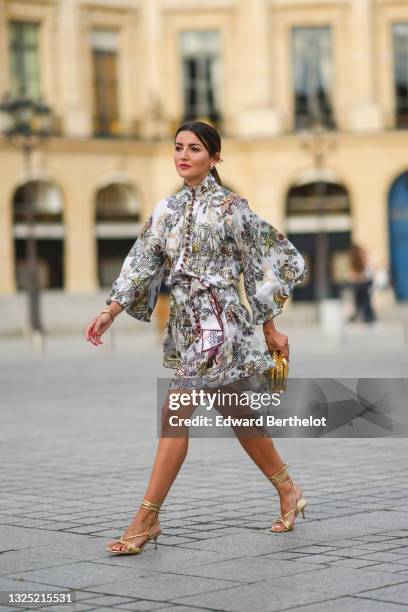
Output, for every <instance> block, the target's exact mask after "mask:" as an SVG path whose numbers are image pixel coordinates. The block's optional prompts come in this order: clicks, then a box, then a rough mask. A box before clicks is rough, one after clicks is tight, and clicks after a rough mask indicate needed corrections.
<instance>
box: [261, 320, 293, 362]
mask: <svg viewBox="0 0 408 612" xmlns="http://www.w3.org/2000/svg"><path fill="white" fill-rule="evenodd" d="M263 329H264V335H265V341H266V345H267V347H268V350H269V352H270V353H271V352H272V351H281V353H282V355H283V356H284V357H286V359H287V360H288V361H289V343H288V340H289V339H288V336H287V335H286V334H282V333H281V332H279V331H278V330H277V329H276V328H275V326H268V325H267V324H265V325H264V328H263Z"/></svg>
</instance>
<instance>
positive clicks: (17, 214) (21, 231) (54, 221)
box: [13, 180, 64, 289]
mask: <svg viewBox="0 0 408 612" xmlns="http://www.w3.org/2000/svg"><path fill="white" fill-rule="evenodd" d="M28 207H32V210H33V213H34V226H35V238H36V246H37V261H38V270H39V274H38V277H39V284H40V287H41V288H42V289H46V288H49V289H57V288H63V286H64V270H63V268H64V226H63V210H64V202H63V197H62V193H61V190H60V188H59V187H58V186H57V185H56V184H55V183H52V182H50V181H44V180H36V181H29V182H27V183H25V184H23V185H21V186H20V187H18V188H17V189H16V191H15V192H14V196H13V227H14V243H15V258H16V266H15V269H16V285H17V289H25V288H26V287H27V263H26V253H27V251H26V238H27V235H28V217H27V214H28Z"/></svg>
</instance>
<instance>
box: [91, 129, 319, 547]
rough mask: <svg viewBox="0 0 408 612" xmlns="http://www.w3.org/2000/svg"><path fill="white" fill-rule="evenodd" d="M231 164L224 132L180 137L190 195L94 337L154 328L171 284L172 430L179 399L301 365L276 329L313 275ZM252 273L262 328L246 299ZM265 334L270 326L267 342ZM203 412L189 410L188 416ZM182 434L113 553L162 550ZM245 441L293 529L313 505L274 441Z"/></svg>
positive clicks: (150, 233) (138, 254)
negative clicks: (131, 327) (175, 397)
mask: <svg viewBox="0 0 408 612" xmlns="http://www.w3.org/2000/svg"><path fill="white" fill-rule="evenodd" d="M220 153H221V139H220V136H219V134H218V132H217V130H215V129H214V128H213V127H212V126H210V125H208V124H206V123H203V122H200V121H194V122H190V123H185V124H183V125H182V126H181V127H180V128H179V129H178V130H177V133H176V135H175V141H174V153H173V156H174V163H175V167H176V170H177V172H178V174H179V176H181V177H182V178H183V186H182V188H181V189H180V191H178V192H177V193H174V194H171V195H169V196H168V197H166V198H164V199H162V200H160V201H159V202H158V203H157V204H156V206H155V208H154V210H153V213H152V214H151V216H150V217H149V219H148V221H147V222H146V224H145V226H144V228H143V229H142V231H141V233H140V235H139V237H138V239H137V240H136V242H135V243H134V245H133V247H132V248H131V250H130V252H129V254H128V255H127V257H126V259H125V260H124V263H123V266H122V270H121V272H120V274H119V276H118V278H117V279H116V280H115V282H114V283H113V286H112V291H111V293H110V295H109V297H108V299H107V301H106V304H107V306H108V308H106V309H105V310H103V311H102V312H101V314H99V315H98V316H97V317H96V318H95V319H94V320H93V321H91V323H90V324H89V325H88V327H87V329H86V334H85V335H86V339H87V340H88V341H90V342H91V343H92V344H94V345H95V346H98V345H99V344H101V343H102V342H101V339H100V338H101V335H102V334H103V333H105V332H106V330H107V329H108V328H109V327H110V326H111V325H112V323H113V321H114V320H115V317H116V316H118V314H119V313H120V312H122V310H126V312H127V313H128V314H129V315H131V316H133V317H135V318H136V319H140V320H142V321H150V316H151V314H152V312H153V309H154V307H155V304H156V301H157V296H158V292H159V289H160V286H161V282H162V279H163V275H164V274H165V273H166V274H167V283H168V285H169V286H170V289H171V292H170V317H169V321H168V324H167V326H166V333H165V338H164V361H163V364H164V366H165V367H169V368H174V369H175V370H176V372H175V374H174V376H173V378H172V380H171V383H170V387H169V393H168V395H167V398H166V401H165V402H164V405H163V408H162V415H163V416H162V418H163V422H165V421H166V419H167V416H168V414H169V394H170V393H174V392H175V391H177V390H179V391H180V390H183V391H185V390H191V389H200V388H203V387H208V386H209V387H211V386H217V387H220V386H224V385H225V386H227V385H229V384H232V383H234V382H237V381H240V382H243V383H245V381H246V380H249V378H251V379H253V378H254V377H255V379H257V378H259V380H261V379H262V377H263V378H264V380H265V379H266V373H267V371H268V370H269V369H270V368H271V367H273V366H274V361H273V359H272V357H271V351H273V350H280V351H281V352H282V353H283V355H284V356H285V357H286V358H287V359H289V344H288V337H287V336H286V335H285V334H283V333H281V332H279V331H278V330H277V329H276V327H275V325H274V322H273V318H274V317H275V316H276V315H278V314H279V313H280V312H281V311H282V308H283V305H284V302H285V301H286V299H287V298H288V297H289V295H290V293H291V292H292V290H293V288H294V286H295V284H297V283H299V282H300V281H301V280H302V279H303V278H304V277H305V275H306V274H307V272H308V269H307V267H306V264H305V261H304V259H303V258H302V256H301V255H300V253H299V252H298V251H297V250H296V248H295V247H294V246H293V244H291V243H290V242H289V241H288V240H287V239H286V238H285V236H284V235H283V234H281V233H280V232H279V231H278V230H276V229H275V228H274V227H273V226H272V225H270V224H269V223H267V222H266V221H264V220H263V219H262V218H261V217H259V216H258V215H256V214H255V213H254V212H253V211H252V210H251V209H250V208H249V206H248V202H247V201H246V200H245V199H243V198H241V197H240V196H238V195H237V194H235V193H233V192H231V191H229V190H228V189H226V188H224V187H223V186H222V183H221V180H220V177H219V175H218V172H217V170H216V168H215V166H216V164H218V163H219V162H220V161H222V160H221V158H220ZM241 273H243V276H244V287H245V292H246V296H247V298H248V301H249V304H250V306H251V310H252V318H251V315H250V314H249V312H248V310H247V309H246V308H245V306H244V305H243V304H242V303H241V302H240V300H239V294H238V290H237V285H238V282H239V279H240V274H241ZM257 324H262V325H263V332H264V334H263V335H264V337H261V334H259V332H258V331H257V329H256V328H255V325H257ZM193 411H194V407H192V406H189V407H187V408H184V412H183V413H182V414H181V415H180V414H179V415H178V416H189V415H191V414H192V412H193ZM181 430H182V433H183V435H181V436H178V437H160V438H159V442H158V447H157V451H156V457H155V460H154V464H153V467H152V472H151V476H150V480H149V483H148V486H147V489H146V491H145V496H144V499H143V501H142V503H141V505H140V508H139V510H138V512H137V513H136V515H135V516H134V518H133V520H132V522H131V523H130V525H129V527H128V528H127V529H126V531H125V532H124V533H123V535H122V537H121V538H120V539H118V540H116V541H111V542H109V544H108V548H107V550H108V551H109V552H112V553H121V554H137V553H139V552H141V551H142V549H143V547H144V545H145V544H146V542H148V541H149V540H152V539H153V540H154V542H155V545H156V541H157V537H158V536H159V535H160V523H159V518H158V514H159V512H161V511H162V509H161V505H162V503H163V501H164V499H165V497H166V495H167V493H168V491H169V490H170V488H171V486H172V483H173V481H174V479H175V478H176V476H177V474H178V472H179V470H180V468H181V465H182V463H183V461H184V459H185V457H186V454H187V449H188V440H189V438H188V428H184V429H183V428H181ZM238 440H239V442H240V444H241V445H242V447H243V448H244V450H245V451H246V452H247V453H248V455H249V456H250V457H251V459H252V460H253V461H254V462H255V463H256V465H257V466H258V467H259V468H260V469H261V470H262V472H263V473H264V474H265V476H266V478H268V480H270V481H271V482H272V484H273V485H274V486H275V487H276V489H277V492H278V495H279V498H280V508H281V515H280V517H279V518H278V519H276V521H275V522H274V523H273V524H272V527H271V531H273V532H276V533H279V532H283V531H289V530H291V529H293V526H294V522H295V519H296V516H297V515H298V513H299V512H302V514H303V510H304V508H305V506H306V504H307V501H306V500H305V499H303V496H302V489H301V487H300V486H298V485H295V483H294V482H293V480H292V479H291V478H290V476H289V474H288V472H287V467H288V465H287V464H285V463H283V461H282V459H281V457H280V456H279V454H278V452H277V450H276V449H275V447H274V444H273V441H272V439H271V438H270V437H252V438H251V437H245V436H243V437H240V436H238ZM303 517H304V514H303Z"/></svg>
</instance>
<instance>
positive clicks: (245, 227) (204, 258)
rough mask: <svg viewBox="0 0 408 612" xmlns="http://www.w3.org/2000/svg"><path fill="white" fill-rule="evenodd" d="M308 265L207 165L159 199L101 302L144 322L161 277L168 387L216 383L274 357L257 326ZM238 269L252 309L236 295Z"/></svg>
mask: <svg viewBox="0 0 408 612" xmlns="http://www.w3.org/2000/svg"><path fill="white" fill-rule="evenodd" d="M308 271H309V270H308V268H307V266H306V264H305V261H304V259H303V257H302V256H301V255H300V253H299V252H298V251H297V250H296V248H295V247H294V245H293V244H292V243H291V242H290V241H289V240H288V239H287V238H286V237H285V236H284V235H283V234H281V233H280V232H279V231H278V230H277V229H275V228H274V227H273V226H272V225H270V224H269V223H267V222H266V221H265V220H264V219H262V218H261V217H260V216H258V215H257V214H255V213H254V212H253V211H252V210H251V209H250V208H249V206H248V202H247V200H245V199H243V198H241V197H240V196H238V195H237V194H235V193H233V192H231V191H229V190H228V189H226V188H225V187H221V186H220V185H218V183H217V182H216V180H215V178H214V177H213V175H212V174H211V173H209V174H208V175H207V176H206V177H205V178H204V180H203V181H202V182H201V183H200V184H199V185H196V186H194V187H190V186H188V185H187V184H186V183H185V182H184V184H183V187H182V189H181V190H180V191H178V192H177V193H174V194H172V195H170V196H168V197H167V198H164V199H162V200H160V201H159V202H158V203H157V204H156V206H155V208H154V211H153V213H152V214H151V215H150V217H149V219H148V221H147V222H146V224H145V225H144V227H143V229H142V231H141V233H140V235H139V237H138V238H137V240H136V241H135V243H134V245H133V246H132V248H131V249H130V251H129V253H128V255H127V257H126V259H125V260H124V263H123V266H122V269H121V271H120V274H119V276H118V278H117V279H116V280H115V281H114V283H113V285H112V291H111V293H110V295H109V297H108V299H107V300H106V303H107V304H110V303H111V302H112V301H116V302H118V303H119V304H120V305H121V306H122V307H124V308H125V310H126V312H127V313H128V314H129V315H131V316H132V317H135V318H136V319H140V320H142V321H150V316H151V314H152V312H153V309H154V307H155V305H156V301H157V296H158V293H159V290H160V285H161V283H162V280H163V278H165V279H166V281H167V284H168V285H169V286H170V316H169V320H168V322H167V325H166V332H165V338H164V347H163V348H164V356H163V365H164V366H165V367H168V368H174V369H175V370H176V372H175V374H174V376H173V378H172V380H171V383H170V390H171V389H192V388H203V387H219V386H222V385H225V384H229V383H231V382H233V381H237V380H242V379H246V378H248V377H251V378H253V377H254V375H255V376H256V375H259V376H261V377H262V376H265V372H266V371H267V370H268V369H269V368H271V367H272V366H273V365H274V362H273V359H272V357H271V356H270V354H269V351H268V348H267V346H266V343H265V339H264V337H263V333H262V332H259V330H258V329H257V328H256V327H255V326H256V325H258V324H260V323H263V322H265V321H267V320H268V319H271V318H274V317H275V316H276V315H278V314H279V313H280V312H281V311H282V307H283V303H284V302H285V299H286V297H288V296H289V295H290V293H291V292H292V290H293V288H294V286H295V284H297V283H299V282H301V280H302V279H303V278H304V277H305V275H306V274H307V273H308ZM241 273H242V274H243V279H244V288H245V293H246V296H247V299H248V302H249V304H250V307H251V310H252V316H251V314H250V313H249V311H248V309H247V308H246V307H245V306H244V305H243V304H242V303H241V302H240V299H239V293H238V284H239V280H240V275H241Z"/></svg>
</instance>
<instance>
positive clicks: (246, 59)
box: [235, 0, 281, 137]
mask: <svg viewBox="0 0 408 612" xmlns="http://www.w3.org/2000/svg"><path fill="white" fill-rule="evenodd" d="M237 6H238V15H237V19H238V28H237V47H236V51H235V52H236V61H237V64H238V63H239V74H240V75H241V78H240V79H239V83H238V86H237V95H238V98H237V102H238V103H239V106H240V108H241V110H240V112H239V114H238V117H237V124H236V128H237V132H238V133H239V135H240V136H243V137H252V136H258V135H259V136H269V135H275V134H278V133H279V132H280V131H281V126H280V119H279V116H278V112H277V109H276V108H275V107H274V106H273V101H272V100H271V93H270V92H271V87H272V83H271V69H270V67H271V63H272V61H273V58H272V57H270V55H271V49H270V46H269V44H268V39H269V27H270V24H269V18H268V2H267V0H251V1H250V2H248V1H247V0H239V2H238V3H237ZM237 73H238V72H237Z"/></svg>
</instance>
